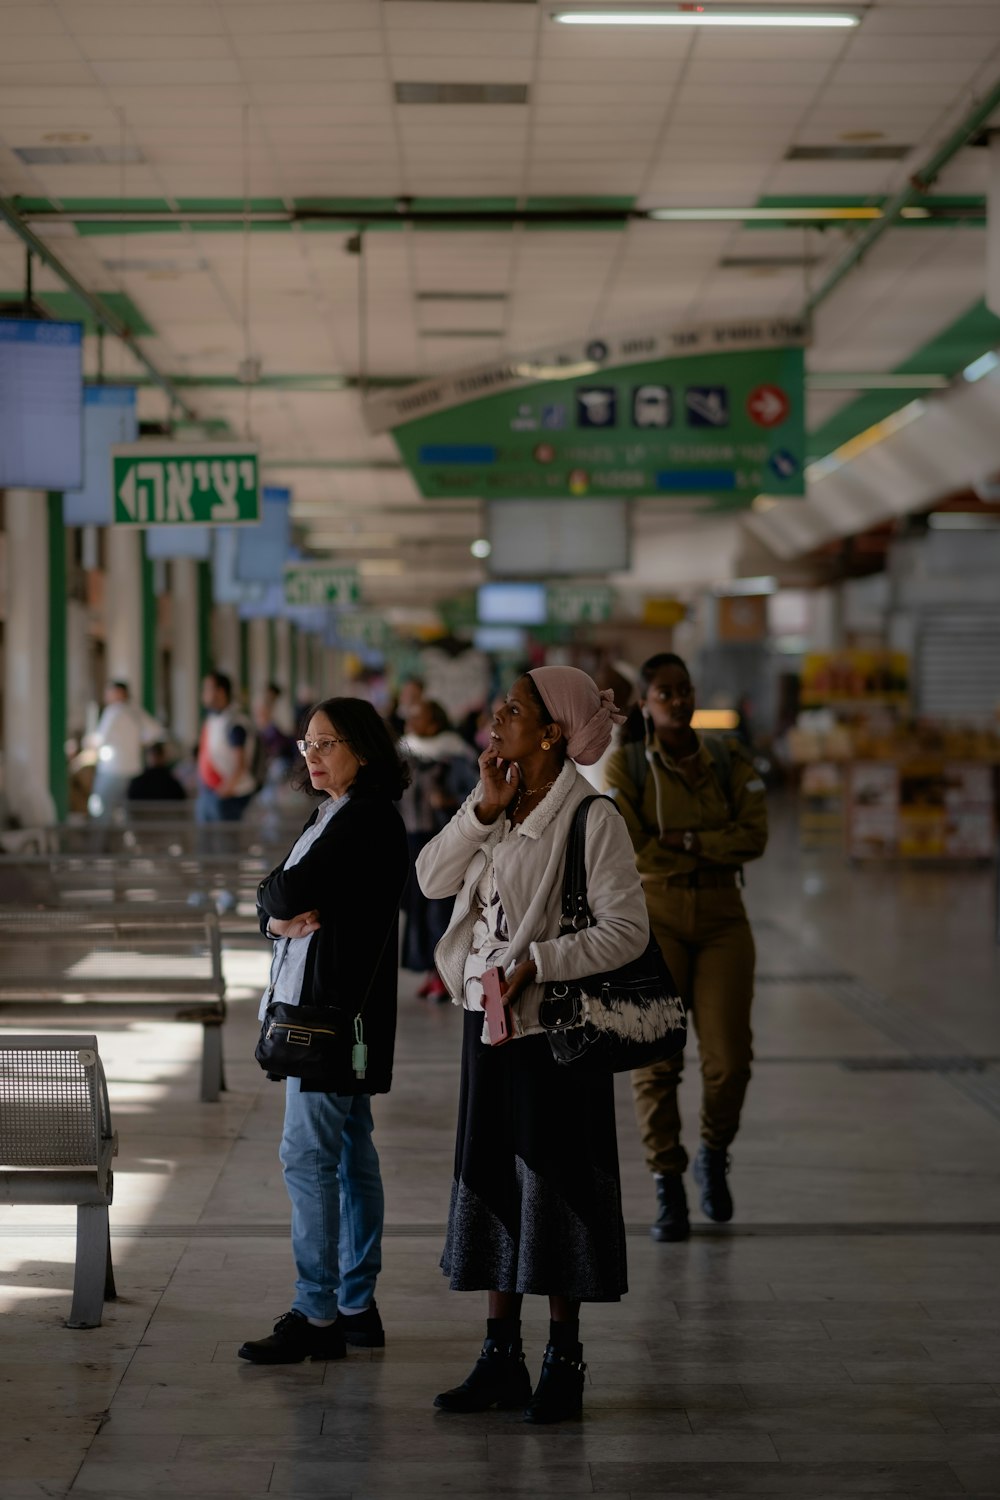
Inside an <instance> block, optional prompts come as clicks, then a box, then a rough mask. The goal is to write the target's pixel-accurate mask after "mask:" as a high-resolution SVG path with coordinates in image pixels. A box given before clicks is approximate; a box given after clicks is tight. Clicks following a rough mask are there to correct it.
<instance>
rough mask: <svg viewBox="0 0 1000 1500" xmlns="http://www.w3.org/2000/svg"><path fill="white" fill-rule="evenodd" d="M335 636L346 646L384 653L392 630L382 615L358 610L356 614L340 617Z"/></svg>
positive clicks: (390, 638)
mask: <svg viewBox="0 0 1000 1500" xmlns="http://www.w3.org/2000/svg"><path fill="white" fill-rule="evenodd" d="M337 635H338V636H339V638H340V639H341V640H342V641H343V643H344V644H345V645H346V646H360V647H367V648H368V650H370V651H384V650H385V648H386V646H388V644H389V642H390V641H391V640H392V637H393V629H392V626H391V625H390V624H389V622H388V620H386V619H385V618H384V617H383V616H382V615H376V614H372V613H371V612H370V611H365V610H359V611H358V612H357V613H356V614H350V615H341V617H340V619H339V620H338V621H337Z"/></svg>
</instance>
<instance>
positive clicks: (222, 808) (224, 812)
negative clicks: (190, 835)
mask: <svg viewBox="0 0 1000 1500" xmlns="http://www.w3.org/2000/svg"><path fill="white" fill-rule="evenodd" d="M252 796H253V792H247V794H246V796H244V797H220V796H219V795H218V794H217V793H216V792H213V791H211V790H210V788H209V787H207V786H200V787H199V788H198V796H197V799H196V800H195V804H194V818H195V822H196V823H238V822H239V821H240V819H241V818H242V816H243V814H244V813H245V812H246V810H247V808H248V807H249V806H250V799H251V797H252Z"/></svg>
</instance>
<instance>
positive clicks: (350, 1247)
mask: <svg viewBox="0 0 1000 1500" xmlns="http://www.w3.org/2000/svg"><path fill="white" fill-rule="evenodd" d="M297 743H298V748H299V750H300V752H301V753H302V755H303V756H304V758H305V765H304V775H303V777H302V787H303V789H304V790H307V791H309V792H311V793H312V795H313V796H315V797H316V798H317V799H319V805H318V807H317V809H316V811H315V812H314V813H313V815H312V817H311V818H310V820H309V822H308V823H307V824H306V826H305V829H304V830H303V832H302V834H301V835H300V837H299V838H298V840H297V841H296V843H295V844H294V846H293V847H292V849H291V851H290V852H289V854H288V856H287V858H286V859H285V860H284V861H283V863H282V864H281V865H279V866H278V868H277V869H275V870H272V871H271V873H270V875H268V876H267V877H266V879H265V880H262V881H261V884H260V887H259V889H258V892H257V912H258V916H259V918H260V926H261V931H262V932H263V933H264V935H265V937H269V938H271V939H273V941H274V956H273V958H272V962H271V983H270V986H269V988H268V992H267V994H266V995H265V997H264V1000H263V1001H262V1003H261V1015H263V1012H264V1010H265V1009H266V1006H267V1004H268V1003H269V1002H270V1001H271V1000H274V1001H283V1002H284V1003H285V1004H288V1005H299V1004H302V1005H310V1006H313V1005H321V1006H329V1007H330V1008H331V1016H336V1015H337V1013H338V1011H339V1012H340V1014H341V1017H342V1018H343V1017H347V1018H348V1019H350V1018H351V1017H352V1016H353V1015H354V1013H355V1011H356V1009H357V1004H358V1000H359V997H360V996H362V995H367V1000H366V1003H365V1018H364V1033H365V1035H364V1040H365V1043H366V1044H367V1047H368V1061H367V1069H366V1072H365V1076H364V1078H358V1077H357V1076H356V1074H355V1072H354V1070H353V1067H352V1066H351V1061H350V1048H349V1047H348V1048H346V1049H345V1055H344V1063H343V1067H342V1069H341V1070H336V1069H335V1070H333V1071H331V1074H330V1076H329V1077H328V1078H324V1079H323V1080H322V1081H321V1082H319V1083H307V1082H305V1081H303V1080H300V1079H298V1078H289V1079H288V1080H287V1082H286V1085H285V1124H284V1132H283V1134H282V1138H281V1149H280V1152H279V1156H280V1160H281V1165H282V1170H283V1172H284V1177H285V1186H286V1188H287V1190H288V1196H289V1198H290V1199H291V1202H292V1251H293V1255H294V1258H295V1266H296V1272H297V1279H296V1283H295V1300H294V1301H293V1303H292V1307H291V1310H290V1311H289V1312H287V1313H285V1314H284V1315H283V1316H282V1317H280V1318H279V1319H278V1321H277V1323H276V1324H275V1325H274V1332H273V1333H271V1334H270V1335H268V1337H266V1338H262V1339H256V1340H252V1341H250V1342H248V1343H245V1344H243V1346H242V1347H241V1349H240V1351H239V1354H240V1358H241V1359H248V1360H251V1361H252V1362H253V1363H254V1364H269V1365H274V1364H295V1363H298V1362H299V1361H301V1360H304V1359H309V1358H311V1359H342V1358H343V1357H344V1355H345V1353H346V1348H345V1344H357V1345H360V1346H362V1347H365V1348H381V1347H382V1345H383V1344H384V1343H385V1335H384V1332H383V1329H382V1322H381V1319H380V1317H379V1313H378V1308H377V1307H376V1305H375V1295H374V1294H375V1282H376V1278H377V1276H378V1273H379V1270H380V1268H381V1264H382V1258H381V1246H382V1219H383V1208H384V1204H383V1193H382V1179H381V1176H380V1173H379V1160H378V1155H377V1153H376V1150H375V1147H374V1145H373V1144H372V1130H373V1123H372V1110H371V1095H372V1094H384V1093H387V1092H388V1089H389V1086H390V1083H391V1081H392V1058H393V1045H394V1041H395V1033H396V981H397V953H398V939H397V930H398V918H399V903H400V900H401V897H402V894H403V887H404V885H405V883H406V878H407V874H408V871H409V855H408V851H407V842H406V831H405V829H404V827H403V820H402V818H401V817H400V815H399V812H398V810H397V808H396V806H395V805H394V804H395V803H396V802H397V801H398V799H399V797H400V796H401V795H402V793H403V790H404V788H405V786H406V785H407V782H408V780H409V772H408V771H407V769H406V766H405V765H404V763H403V762H402V760H401V759H400V757H399V755H398V753H397V750H396V745H395V743H394V741H393V739H392V736H391V735H390V733H389V731H388V729H387V728H386V726H385V724H384V723H383V721H382V719H380V717H379V715H378V714H377V713H376V711H375V709H374V708H373V707H372V706H371V704H370V703H366V702H364V701H363V700H362V699H360V698H328V699H327V700H326V701H325V702H323V703H319V704H317V706H316V707H315V708H314V709H313V710H312V712H311V713H310V715H309V720H308V727H307V729H306V737H305V739H302V740H299V741H298V742H297Z"/></svg>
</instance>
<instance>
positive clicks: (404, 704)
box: [389, 677, 424, 735]
mask: <svg viewBox="0 0 1000 1500" xmlns="http://www.w3.org/2000/svg"><path fill="white" fill-rule="evenodd" d="M423 699H424V682H423V679H422V678H420V677H404V678H403V680H402V682H401V683H400V684H399V692H398V693H397V694H396V701H395V703H394V704H393V706H392V708H391V709H390V711H389V727H390V728H391V729H393V730H394V731H395V732H396V734H397V735H404V734H405V733H406V730H407V726H408V724H409V721H410V719H411V718H412V716H413V714H414V712H415V710H416V709H417V708H418V707H419V706H420V704H421V703H422V702H423Z"/></svg>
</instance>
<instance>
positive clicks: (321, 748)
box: [295, 737, 347, 755]
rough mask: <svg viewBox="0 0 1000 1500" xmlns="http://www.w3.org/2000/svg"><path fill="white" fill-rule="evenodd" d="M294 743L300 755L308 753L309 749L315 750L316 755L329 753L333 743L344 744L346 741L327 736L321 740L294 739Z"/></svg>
mask: <svg viewBox="0 0 1000 1500" xmlns="http://www.w3.org/2000/svg"><path fill="white" fill-rule="evenodd" d="M295 744H296V747H297V749H298V752H299V754H300V755H308V754H309V751H310V750H315V751H316V754H317V755H329V754H330V751H331V750H332V749H333V747H334V745H346V744H347V741H346V740H335V739H332V738H329V737H328V738H326V739H322V740H296V741H295Z"/></svg>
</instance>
